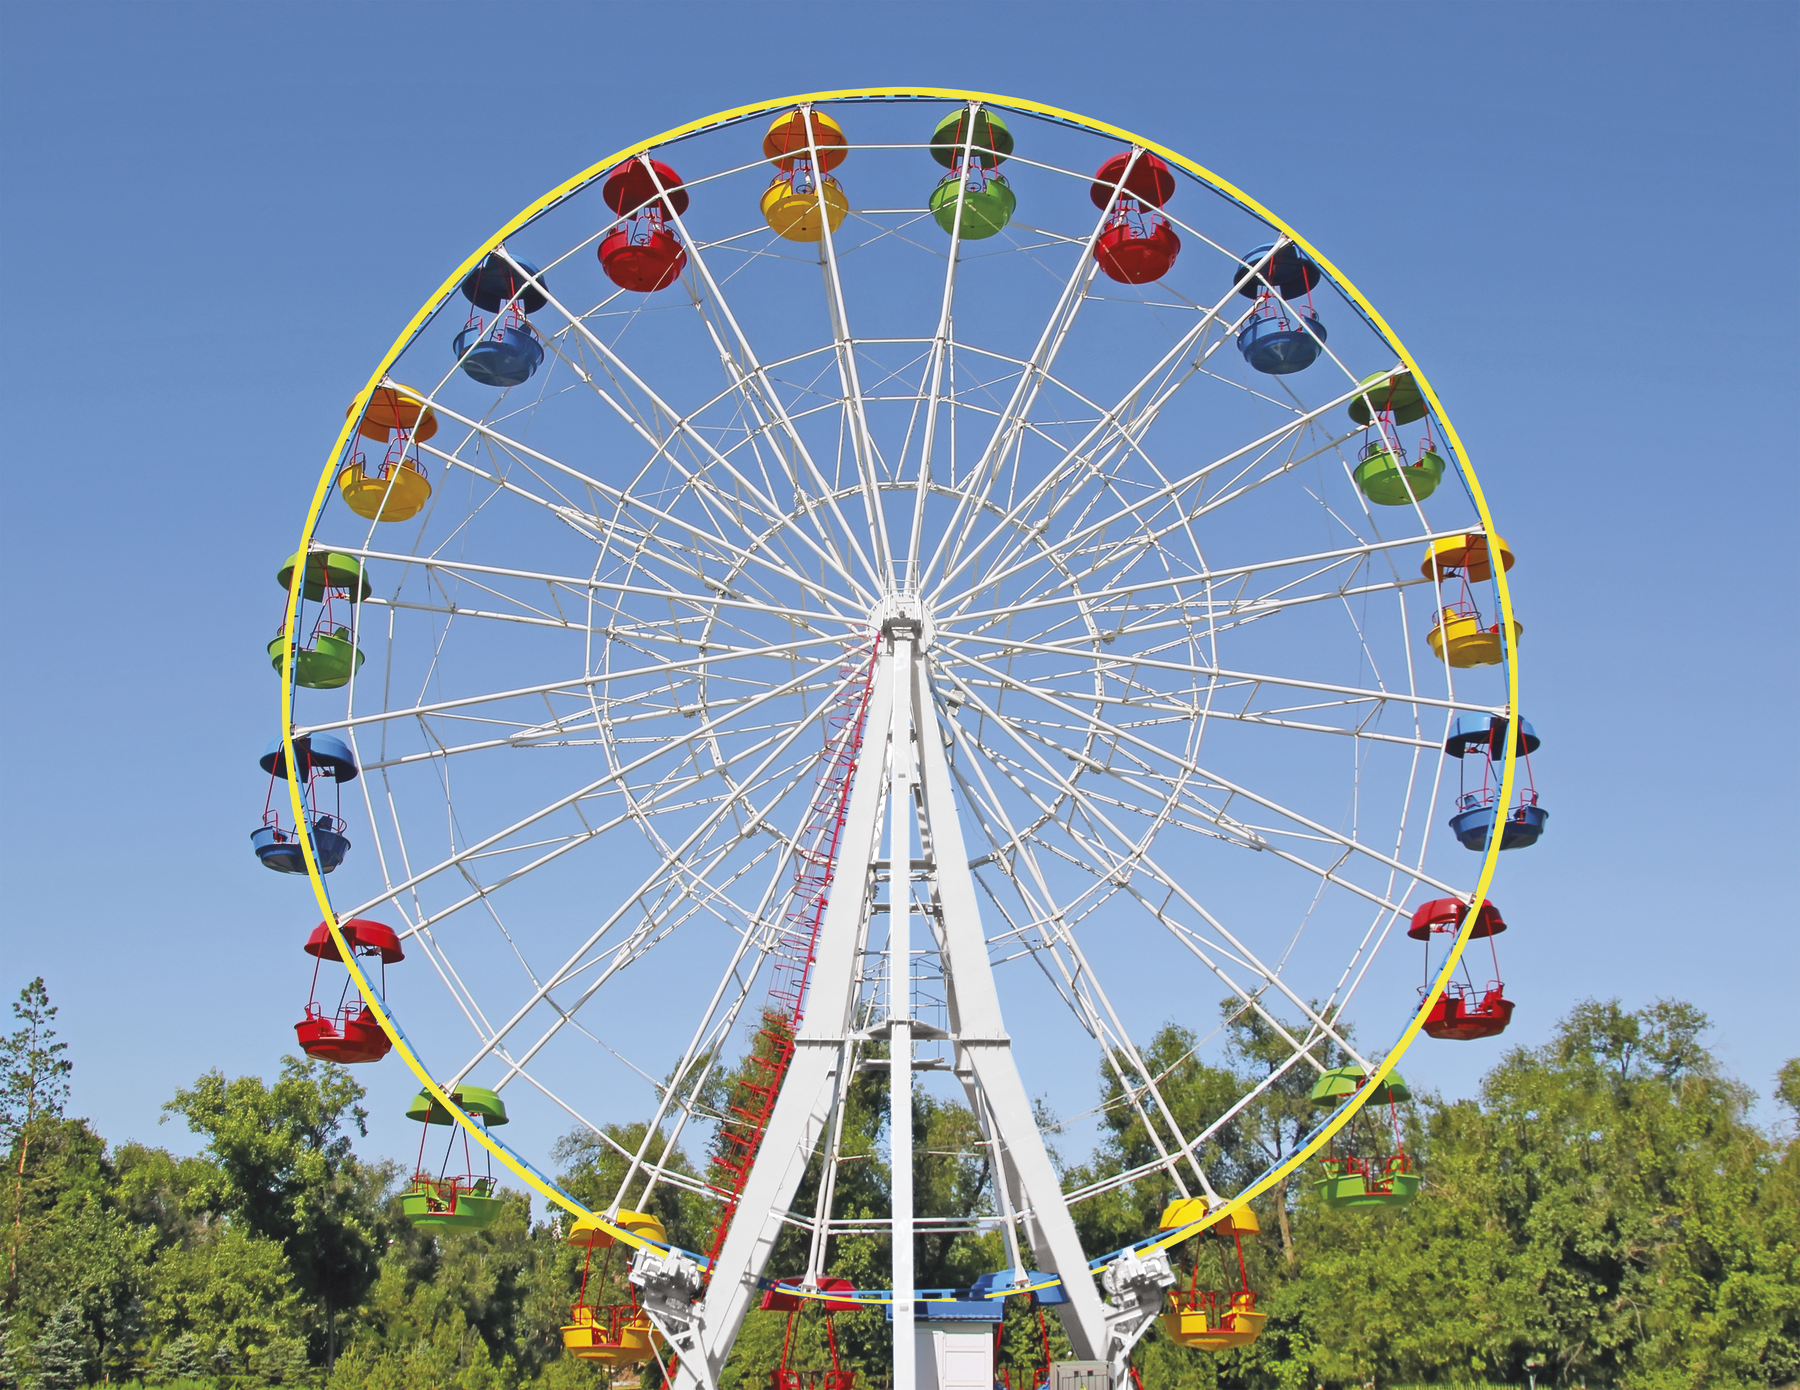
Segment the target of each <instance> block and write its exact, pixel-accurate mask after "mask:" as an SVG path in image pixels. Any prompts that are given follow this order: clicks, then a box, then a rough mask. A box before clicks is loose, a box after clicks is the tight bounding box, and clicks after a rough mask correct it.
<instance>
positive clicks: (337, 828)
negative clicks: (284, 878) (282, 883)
mask: <svg viewBox="0 0 1800 1390" xmlns="http://www.w3.org/2000/svg"><path fill="white" fill-rule="evenodd" d="M264 814H265V818H268V817H278V816H279V814H280V813H279V812H277V811H273V810H271V811H268V812H265V813H264ZM307 824H308V825H309V826H311V828H312V843H313V855H314V857H316V858H317V859H318V861H319V872H320V873H322V874H328V873H330V872H331V871H332V870H333V869H335V868H337V866H338V865H339V864H342V863H343V862H344V856H345V855H346V854H347V853H349V850H350V840H349V837H348V836H346V835H345V834H344V822H343V821H342V820H341V819H339V818H338V817H337V816H333V815H327V814H326V813H325V812H323V811H317V812H312V813H310V814H309V815H308V816H307ZM250 847H251V848H252V849H253V850H255V851H256V857H257V858H258V859H260V860H262V864H263V867H264V868H265V869H273V870H274V871H275V872H276V873H278V874H303V873H305V872H306V855H305V851H303V850H302V849H301V848H300V836H299V834H298V833H297V832H296V831H293V830H284V829H283V828H282V826H281V822H280V821H279V819H269V820H267V823H265V824H264V825H263V826H262V828H261V829H258V830H252V831H251V832H250Z"/></svg>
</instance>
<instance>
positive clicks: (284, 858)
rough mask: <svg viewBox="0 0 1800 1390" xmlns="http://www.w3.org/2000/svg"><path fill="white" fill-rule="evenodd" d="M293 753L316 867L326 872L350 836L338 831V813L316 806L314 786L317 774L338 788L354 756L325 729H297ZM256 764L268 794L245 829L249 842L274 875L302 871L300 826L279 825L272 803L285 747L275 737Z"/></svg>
mask: <svg viewBox="0 0 1800 1390" xmlns="http://www.w3.org/2000/svg"><path fill="white" fill-rule="evenodd" d="M294 757H295V759H296V760H297V761H298V763H299V770H300V776H301V779H302V782H303V784H304V785H303V786H302V789H301V793H300V799H301V803H302V804H303V805H304V806H305V808H306V811H305V815H304V820H305V822H306V829H307V830H308V831H309V832H310V834H311V836H312V846H313V854H314V856H315V857H316V858H317V859H318V861H319V872H320V873H322V874H328V873H330V872H331V871H332V870H333V869H335V868H337V866H338V865H340V864H342V863H343V862H344V855H345V854H346V853H348V852H349V849H350V840H349V837H348V836H346V835H345V834H344V821H343V817H341V816H337V815H332V814H330V813H328V812H325V811H321V810H319V809H318V807H317V805H316V804H315V789H316V787H317V784H318V780H319V779H320V778H321V777H324V778H328V779H329V780H331V781H332V782H334V783H336V785H337V786H338V787H339V788H340V789H341V788H342V787H343V784H344V783H346V782H351V781H354V780H355V779H356V775H357V768H356V756H355V755H354V754H353V753H352V752H351V751H350V746H349V745H348V744H347V743H345V742H344V741H343V740H342V739H339V738H333V737H332V736H331V735H330V734H301V735H299V736H297V737H296V738H295V739H294ZM257 765H258V766H259V767H261V768H262V770H263V771H264V772H266V773H268V774H269V798H268V800H267V801H266V802H265V803H264V806H263V823H262V825H261V826H259V827H258V828H257V829H255V830H253V831H251V832H250V847H251V849H252V850H253V851H254V852H255V854H256V857H257V858H258V859H259V860H260V861H262V864H263V867H264V868H267V869H273V870H274V871H275V872H276V873H279V874H303V873H305V872H306V857H305V853H304V851H302V849H301V848H300V835H301V828H300V827H299V826H295V827H293V828H291V829H290V828H287V827H284V826H283V825H282V823H281V812H280V809H279V808H278V807H277V806H276V804H275V783H276V782H278V781H280V782H284V781H286V780H287V779H288V767H287V755H286V750H285V749H283V748H282V746H281V740H280V739H279V738H277V739H275V740H273V741H272V742H271V743H270V744H269V746H268V747H267V748H265V749H264V750H263V755H262V757H261V758H259V759H257Z"/></svg>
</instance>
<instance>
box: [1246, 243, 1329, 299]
mask: <svg viewBox="0 0 1800 1390" xmlns="http://www.w3.org/2000/svg"><path fill="white" fill-rule="evenodd" d="M1271 251H1275V243H1274V242H1272V241H1270V242H1265V243H1263V245H1261V246H1258V247H1257V248H1256V249H1255V250H1253V251H1246V252H1245V253H1244V254H1243V255H1242V256H1241V257H1239V258H1238V263H1237V265H1235V266H1233V267H1232V274H1231V280H1232V283H1233V284H1234V285H1238V293H1239V294H1241V295H1243V296H1244V298H1245V299H1255V298H1256V297H1257V296H1258V295H1260V294H1263V293H1266V290H1267V287H1268V286H1272V287H1273V288H1274V290H1275V293H1277V294H1278V295H1280V296H1281V297H1282V298H1283V299H1298V298H1300V296H1301V295H1303V294H1311V293H1312V289H1313V286H1314V285H1317V284H1318V283H1319V282H1320V281H1322V280H1323V279H1324V278H1325V272H1324V271H1322V270H1320V269H1319V263H1318V262H1317V261H1315V260H1314V259H1313V258H1312V257H1311V256H1309V255H1307V254H1306V252H1304V251H1302V250H1301V249H1300V248H1299V247H1298V246H1296V245H1294V244H1293V242H1291V241H1290V242H1289V243H1288V244H1287V245H1286V246H1284V247H1282V248H1281V250H1279V251H1275V254H1274V256H1272V257H1271V256H1270V255H1269V253H1270V252H1271ZM1245 276H1249V277H1250V278H1249V279H1247V280H1245V279H1244V277H1245ZM1240 280H1243V283H1242V284H1238V281H1240ZM1265 282H1266V285H1265Z"/></svg>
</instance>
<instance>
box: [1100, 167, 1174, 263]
mask: <svg viewBox="0 0 1800 1390" xmlns="http://www.w3.org/2000/svg"><path fill="white" fill-rule="evenodd" d="M1133 154H1134V152H1133V151H1130V150H1121V151H1120V152H1119V153H1118V154H1115V155H1114V156H1113V157H1112V158H1111V159H1109V160H1107V161H1106V163H1104V164H1102V165H1101V166H1100V168H1099V169H1098V171H1096V172H1095V174H1094V183H1093V187H1092V188H1090V189H1089V190H1088V196H1089V197H1091V198H1092V199H1093V200H1094V206H1095V207H1097V208H1100V209H1101V210H1102V211H1104V212H1105V213H1106V214H1107V217H1106V227H1105V228H1104V230H1102V231H1101V233H1100V237H1099V240H1097V241H1096V242H1095V243H1094V259H1095V260H1096V261H1098V262H1099V263H1100V269H1102V270H1103V271H1105V272H1106V273H1107V274H1108V275H1109V276H1111V277H1112V278H1113V279H1114V280H1117V281H1118V282H1119V283H1120V284H1124V285H1147V284H1149V283H1151V282H1152V281H1153V280H1160V279H1162V277H1163V276H1165V275H1167V274H1168V273H1169V271H1170V270H1171V269H1172V268H1173V267H1174V265H1175V258H1176V257H1177V256H1178V255H1180V254H1181V238H1180V237H1178V236H1176V235H1175V229H1174V228H1173V227H1171V226H1170V225H1169V220H1168V218H1166V217H1164V216H1163V215H1162V211H1161V209H1162V206H1163V204H1164V203H1166V202H1168V201H1169V199H1170V198H1172V197H1174V196H1175V175H1174V174H1173V173H1172V172H1171V171H1170V169H1169V166H1168V165H1167V164H1165V163H1163V161H1162V160H1160V159H1158V158H1157V157H1156V156H1155V155H1153V154H1151V153H1150V152H1149V151H1148V150H1145V151H1143V152H1141V153H1137V154H1136V157H1135V159H1134V158H1133ZM1128 171H1129V172H1128Z"/></svg>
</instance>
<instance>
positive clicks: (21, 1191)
mask: <svg viewBox="0 0 1800 1390" xmlns="http://www.w3.org/2000/svg"><path fill="white" fill-rule="evenodd" d="M12 1010H13V1017H14V1018H15V1019H17V1020H18V1021H19V1023H20V1025H21V1026H20V1027H19V1028H18V1029H17V1030H15V1031H14V1032H12V1033H10V1034H8V1035H7V1036H6V1038H4V1039H0V1138H3V1139H4V1141H5V1147H6V1150H7V1152H8V1154H10V1155H11V1156H12V1157H13V1160H14V1163H13V1169H12V1178H13V1182H12V1203H11V1205H12V1211H11V1213H10V1215H11V1217H12V1220H11V1222H10V1223H9V1224H10V1225H11V1227H12V1232H11V1236H10V1239H9V1241H8V1246H7V1280H8V1283H9V1284H10V1283H11V1282H12V1281H13V1280H14V1279H15V1278H16V1277H17V1273H18V1257H19V1246H20V1243H21V1241H22V1240H23V1238H24V1229H23V1227H24V1213H25V1174H26V1169H27V1167H28V1158H29V1155H30V1152H31V1145H32V1141H33V1140H34V1139H35V1138H36V1137H37V1135H38V1132H39V1130H40V1128H41V1127H42V1126H43V1125H44V1124H45V1122H47V1121H49V1122H54V1121H58V1120H60V1119H61V1118H62V1113H63V1106H64V1105H66V1104H67V1103H68V1099H69V1074H70V1072H72V1071H73V1070H74V1064H73V1063H72V1062H70V1060H69V1059H68V1058H67V1057H65V1056H63V1053H65V1052H66V1051H68V1048H69V1045H68V1044H67V1043H60V1042H57V1041H55V1038H56V1030H55V1029H54V1028H52V1027H51V1026H50V1024H51V1022H52V1020H54V1019H55V1017H56V1006H55V1005H53V1004H52V1003H51V1002H50V991H49V990H48V989H46V988H45V987H44V977H43V976H42V975H39V976H38V977H37V978H36V979H35V980H33V981H32V982H31V983H30V984H28V985H26V986H25V988H24V989H22V990H20V991H19V997H18V998H17V999H16V1000H14V1001H13V1006H12Z"/></svg>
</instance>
